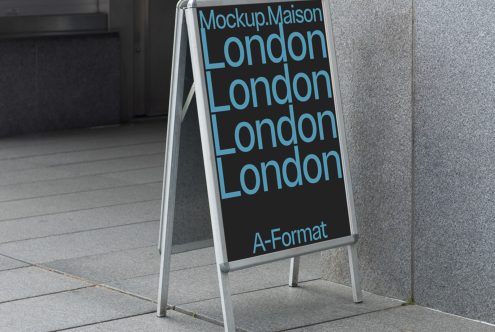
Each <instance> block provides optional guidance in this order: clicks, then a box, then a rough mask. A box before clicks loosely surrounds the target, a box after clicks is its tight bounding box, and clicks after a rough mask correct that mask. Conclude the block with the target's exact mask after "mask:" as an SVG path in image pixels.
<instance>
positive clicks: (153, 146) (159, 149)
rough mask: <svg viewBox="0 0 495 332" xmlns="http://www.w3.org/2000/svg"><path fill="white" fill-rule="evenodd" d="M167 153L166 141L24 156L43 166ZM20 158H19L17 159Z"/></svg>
mask: <svg viewBox="0 0 495 332" xmlns="http://www.w3.org/2000/svg"><path fill="white" fill-rule="evenodd" d="M157 153H163V154H164V153H165V142H158V143H145V144H134V145H130V146H118V147H111V148H103V149H95V150H83V151H72V152H63V153H55V154H49V155H42V156H36V157H30V158H22V159H21V160H22V161H23V162H26V163H32V164H37V165H43V166H59V165H64V164H75V163H82V162H89V161H101V160H110V159H119V158H126V157H134V156H142V155H149V154H157ZM15 160H18V159H15Z"/></svg>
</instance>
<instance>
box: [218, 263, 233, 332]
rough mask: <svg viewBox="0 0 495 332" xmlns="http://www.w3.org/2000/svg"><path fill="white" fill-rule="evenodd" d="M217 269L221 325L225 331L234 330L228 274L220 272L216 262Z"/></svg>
mask: <svg viewBox="0 0 495 332" xmlns="http://www.w3.org/2000/svg"><path fill="white" fill-rule="evenodd" d="M217 271H218V282H219V284H220V297H221V299H222V313H223V326H224V328H225V332H234V331H235V320H234V307H233V306H232V295H231V294H230V284H229V274H228V273H226V272H222V270H221V269H220V265H218V264H217Z"/></svg>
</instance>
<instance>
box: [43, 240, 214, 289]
mask: <svg viewBox="0 0 495 332" xmlns="http://www.w3.org/2000/svg"><path fill="white" fill-rule="evenodd" d="M214 262H215V254H214V252H213V248H211V247H210V248H205V249H199V250H193V251H188V252H184V253H180V254H174V255H172V264H171V270H172V271H176V270H181V269H186V268H188V269H190V268H194V267H197V266H203V265H208V264H213V263H214ZM44 265H45V266H48V267H50V268H52V269H55V270H58V271H63V272H65V273H69V274H72V275H77V276H80V277H83V278H85V279H88V280H93V281H96V282H99V283H102V282H108V281H112V280H121V279H130V278H134V277H140V276H148V275H153V277H154V278H155V279H158V273H159V272H160V255H159V254H158V250H157V247H156V246H152V247H146V248H138V249H130V250H123V251H119V252H111V253H106V254H100V255H93V256H86V257H79V258H73V259H67V260H60V261H54V262H49V263H46V264H44ZM153 285H155V282H153Z"/></svg>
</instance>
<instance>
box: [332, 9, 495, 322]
mask: <svg viewBox="0 0 495 332" xmlns="http://www.w3.org/2000/svg"><path fill="white" fill-rule="evenodd" d="M332 2H333V18H334V21H335V22H334V25H335V26H334V29H335V32H336V44H337V45H336V46H337V57H338V61H339V76H340V80H341V88H342V94H343V106H344V113H345V119H346V127H347V128H346V130H347V136H348V140H349V143H350V144H349V154H350V160H351V175H352V180H353V186H354V188H353V189H354V195H355V196H354V197H355V200H356V212H357V218H358V223H359V226H360V231H361V235H362V238H361V241H360V243H359V255H360V268H361V271H362V275H363V286H364V288H365V289H366V290H369V291H371V292H374V293H378V294H383V295H388V296H392V297H398V298H402V299H407V298H409V297H414V299H415V301H416V303H418V304H420V305H425V306H429V307H433V308H437V309H440V310H443V311H446V312H450V313H454V314H458V315H462V316H467V317H471V318H475V319H480V320H484V321H488V322H492V323H495V166H494V165H495V112H494V111H495V56H494V54H495V24H494V22H495V3H494V2H493V1H483V0H477V1H470V2H465V1H460V0H452V1H429V0H414V1H412V0H407V1H392V0H387V1H380V0H374V1H367V2H353V1H346V0H333V1H332ZM411 73H413V75H412V74H411ZM411 97H413V98H411ZM323 257H324V259H325V262H326V264H324V265H325V271H324V275H325V277H327V278H328V279H331V280H334V281H337V282H344V283H348V265H347V257H346V255H344V252H343V251H339V250H337V251H330V252H327V253H324V255H323Z"/></svg>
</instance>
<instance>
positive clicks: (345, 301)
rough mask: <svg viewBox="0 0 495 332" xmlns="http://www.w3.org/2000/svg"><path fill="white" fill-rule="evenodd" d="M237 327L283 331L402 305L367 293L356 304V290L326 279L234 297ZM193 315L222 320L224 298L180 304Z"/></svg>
mask: <svg viewBox="0 0 495 332" xmlns="http://www.w3.org/2000/svg"><path fill="white" fill-rule="evenodd" d="M232 301H233V305H234V312H235V318H236V326H237V327H240V328H242V329H245V330H248V331H279V330H286V329H290V328H296V327H303V326H307V325H311V324H317V323H322V322H326V321H329V320H335V319H341V318H345V317H350V316H355V315H360V314H363V313H367V312H372V311H377V310H383V309H386V308H393V307H397V306H400V305H401V304H402V302H401V301H398V300H393V299H389V298H385V297H381V296H378V295H374V294H371V293H367V292H365V293H364V295H363V303H359V304H355V303H353V302H352V290H351V288H349V287H347V286H343V285H340V284H336V283H332V282H330V281H325V280H316V281H308V282H303V283H301V284H300V286H299V287H296V288H291V287H288V286H282V287H275V288H270V289H261V290H256V291H253V292H249V293H243V294H237V295H233V297H232ZM179 307H180V308H182V309H184V310H187V311H189V312H193V313H197V314H201V315H204V316H207V317H209V318H212V319H215V320H218V321H222V309H221V303H220V299H219V298H216V299H212V300H207V301H201V302H196V303H191V304H185V305H180V306H179Z"/></svg>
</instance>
